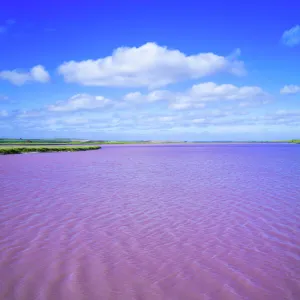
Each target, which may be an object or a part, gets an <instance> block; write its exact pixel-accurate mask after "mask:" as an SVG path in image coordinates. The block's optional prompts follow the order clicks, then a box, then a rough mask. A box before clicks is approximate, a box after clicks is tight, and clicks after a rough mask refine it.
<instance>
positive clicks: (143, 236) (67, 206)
mask: <svg viewBox="0 0 300 300" xmlns="http://www.w3.org/2000/svg"><path fill="white" fill-rule="evenodd" d="M0 191H1V194H0V195H1V198H0V299H1V300H2V299H5V300H6V299H9V300H10V299H18V300H19V299H24V300H25V299H26V300H27V299H28V300H32V299H41V300H42V299H55V300H59V299H70V300H77V299H89V300H93V299H114V300H115V299H122V300H123V299H124V300H126V299H151V300H156V299H172V300H175V299H184V300H185V299H186V300H188V299H222V300H223V299H224V300H225V299H272V300H276V299H278V300H282V299H300V146H298V145H199V146H195V145H191V146H187V145H186V146H122V147H119V146H104V147H103V149H102V150H99V151H90V152H78V153H45V154H26V155H9V156H1V157H0Z"/></svg>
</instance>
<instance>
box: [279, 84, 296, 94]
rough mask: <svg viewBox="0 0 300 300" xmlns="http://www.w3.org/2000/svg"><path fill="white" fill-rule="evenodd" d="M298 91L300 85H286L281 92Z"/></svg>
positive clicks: (294, 92) (291, 92)
mask: <svg viewBox="0 0 300 300" xmlns="http://www.w3.org/2000/svg"><path fill="white" fill-rule="evenodd" d="M297 93H300V86H299V85H285V86H284V87H283V88H282V89H281V90H280V94H297Z"/></svg>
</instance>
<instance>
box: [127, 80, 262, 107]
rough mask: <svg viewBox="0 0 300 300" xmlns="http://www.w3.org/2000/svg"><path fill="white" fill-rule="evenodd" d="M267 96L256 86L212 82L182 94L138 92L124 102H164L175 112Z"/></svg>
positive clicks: (158, 91)
mask: <svg viewBox="0 0 300 300" xmlns="http://www.w3.org/2000/svg"><path fill="white" fill-rule="evenodd" d="M266 95H267V94H266V93H265V92H264V91H263V90H262V89H261V88H260V87H257V86H242V87H237V86H235V85H232V84H221V85H217V84H216V83H214V82H206V83H200V84H196V85H193V86H192V88H190V89H188V90H187V91H185V92H183V93H174V92H170V91H166V90H156V91H153V92H151V93H148V94H145V95H143V94H141V93H140V92H135V93H129V94H127V95H125V97H124V100H125V101H129V102H135V103H143V102H154V101H160V100H166V101H168V102H169V107H170V108H173V109H177V110H181V109H187V108H203V107H204V106H205V104H206V103H207V102H210V101H223V100H243V101H244V100H247V101H253V100H254V99H257V98H259V97H265V96H266Z"/></svg>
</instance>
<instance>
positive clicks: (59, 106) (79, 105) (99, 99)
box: [48, 94, 112, 112]
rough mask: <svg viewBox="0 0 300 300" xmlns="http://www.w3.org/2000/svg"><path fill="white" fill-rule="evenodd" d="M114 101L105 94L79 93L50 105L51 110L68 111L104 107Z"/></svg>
mask: <svg viewBox="0 0 300 300" xmlns="http://www.w3.org/2000/svg"><path fill="white" fill-rule="evenodd" d="M111 103H112V101H111V100H109V99H107V98H105V97H103V96H92V95H89V94H77V95H74V96H72V97H71V98H69V99H68V100H67V101H62V102H58V103H56V104H54V105H50V106H49V107H48V110H49V111H57V112H59V111H60V112H66V111H77V110H92V109H97V108H103V107H106V106H108V105H109V104H111Z"/></svg>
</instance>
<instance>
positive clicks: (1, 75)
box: [0, 65, 50, 85]
mask: <svg viewBox="0 0 300 300" xmlns="http://www.w3.org/2000/svg"><path fill="white" fill-rule="evenodd" d="M0 79H4V80H8V81H10V82H11V83H12V84H15V85H23V84H25V83H27V82H34V81H35V82H41V83H46V82H48V81H49V80H50V75H49V73H48V72H47V71H46V70H45V68H44V67H43V66H41V65H37V66H35V67H33V68H31V69H30V70H29V71H28V72H22V71H19V70H12V71H8V70H5V71H1V72H0Z"/></svg>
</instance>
